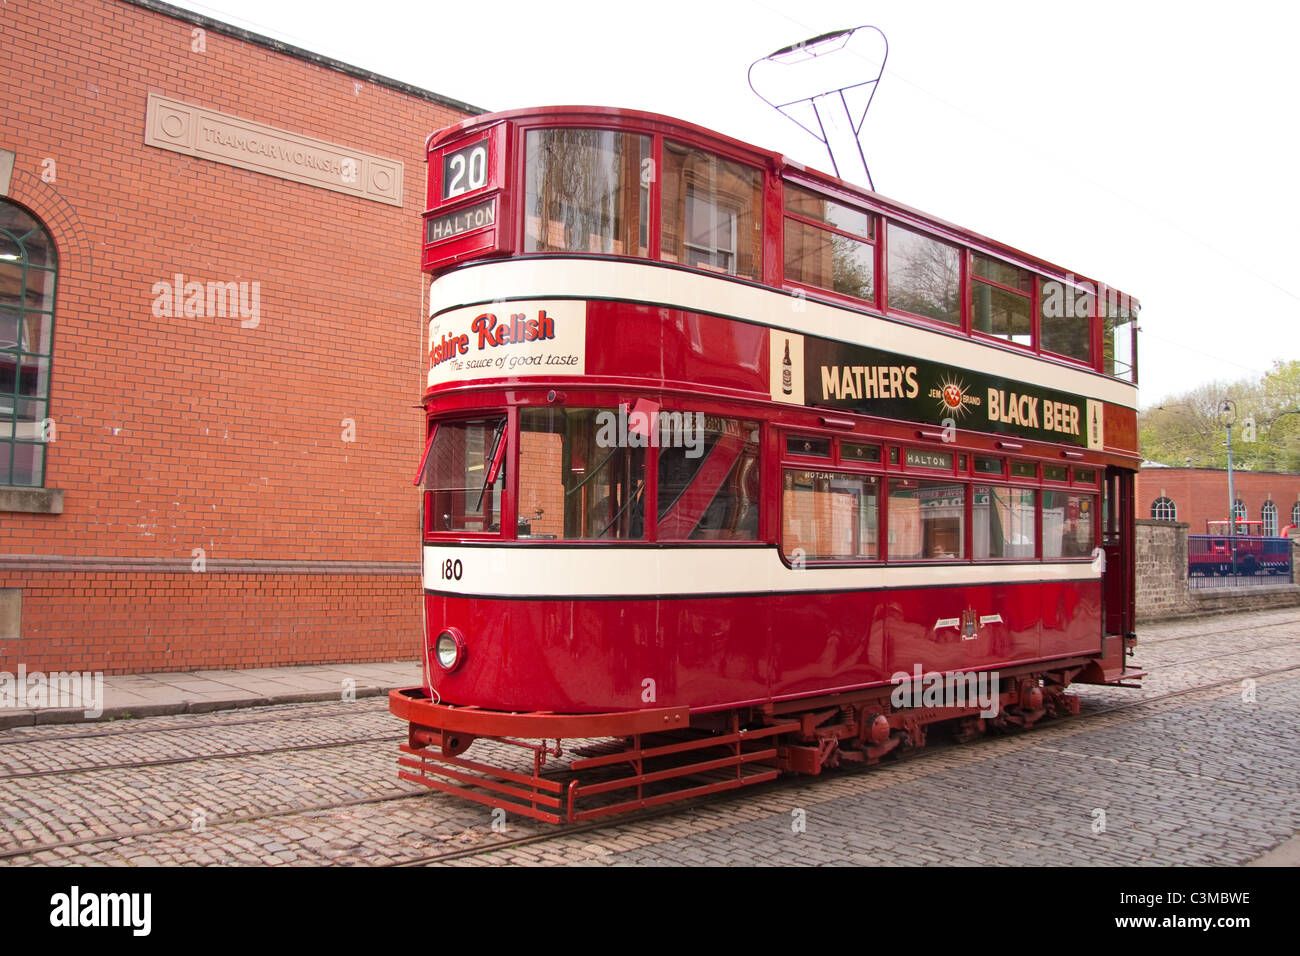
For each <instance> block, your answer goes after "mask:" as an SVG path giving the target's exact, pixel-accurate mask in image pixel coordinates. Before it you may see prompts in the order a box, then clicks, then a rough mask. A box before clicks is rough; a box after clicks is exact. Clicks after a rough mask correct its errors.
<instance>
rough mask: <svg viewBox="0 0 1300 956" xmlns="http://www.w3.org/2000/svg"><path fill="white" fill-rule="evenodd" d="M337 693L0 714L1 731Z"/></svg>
mask: <svg viewBox="0 0 1300 956" xmlns="http://www.w3.org/2000/svg"><path fill="white" fill-rule="evenodd" d="M390 689H391V688H388V687H375V686H371V687H358V688H357V689H356V695H357V699H358V700H360V699H361V698H363V697H381V696H384V695H386V694H387V693H388V691H389V690H390ZM339 699H340V692H339V691H337V690H325V691H300V692H295V693H288V694H275V695H274V696H271V697H228V698H224V699H220V700H178V701H168V702H166V703H160V704H127V705H124V706H121V707H105V708H104V713H103V714H102V715H101V716H99V717H93V718H92V717H87V716H86V715H85V712H84V711H82V710H78V709H74V708H66V707H64V708H46V709H43V710H14V711H0V730H7V729H9V728H11V727H35V726H42V725H45V724H98V723H102V722H104V721H106V720H125V719H131V718H135V717H170V716H172V715H174V714H210V713H214V712H216V711H219V710H241V709H244V708H249V707H270V706H272V705H274V704H311V703H318V702H323V701H328V700H339Z"/></svg>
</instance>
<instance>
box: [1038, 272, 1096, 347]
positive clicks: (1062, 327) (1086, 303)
mask: <svg viewBox="0 0 1300 956" xmlns="http://www.w3.org/2000/svg"><path fill="white" fill-rule="evenodd" d="M1094 298H1095V297H1094V296H1093V294H1092V293H1091V292H1089V291H1086V290H1084V289H1080V288H1078V287H1077V286H1075V285H1073V284H1071V283H1069V282H1063V281H1061V280H1060V279H1044V280H1042V281H1041V282H1039V284H1038V313H1039V323H1040V332H1039V335H1040V340H1041V342H1042V345H1043V350H1044V351H1047V352H1055V353H1056V354H1057V355H1065V356H1068V357H1070V358H1073V359H1078V360H1079V361H1080V362H1088V363H1091V362H1092V319H1091V316H1092V306H1093V300H1094Z"/></svg>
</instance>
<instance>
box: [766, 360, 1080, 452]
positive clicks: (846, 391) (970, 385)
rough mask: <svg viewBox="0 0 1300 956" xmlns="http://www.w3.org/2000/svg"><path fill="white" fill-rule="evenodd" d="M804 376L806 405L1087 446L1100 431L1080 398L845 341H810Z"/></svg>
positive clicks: (804, 365)
mask: <svg viewBox="0 0 1300 956" xmlns="http://www.w3.org/2000/svg"><path fill="white" fill-rule="evenodd" d="M787 354H789V353H788V352H787ZM803 376H804V402H805V403H806V404H808V405H816V406H822V407H826V408H844V409H849V410H851V411H854V412H858V413H860V414H863V415H875V416H879V417H882V418H895V419H901V420H903V421H911V422H921V423H926V424H934V425H940V424H943V423H944V422H945V421H946V420H948V419H951V420H952V424H953V425H954V426H955V427H957V428H969V429H972V430H974V431H985V432H1001V433H1004V434H1010V435H1017V436H1020V437H1022V438H1037V439H1041V440H1042V441H1051V442H1065V443H1068V444H1073V445H1080V446H1083V447H1087V446H1088V444H1089V443H1088V429H1089V427H1090V425H1091V427H1093V428H1094V429H1096V431H1094V435H1097V434H1099V430H1100V421H1099V420H1098V421H1097V422H1090V421H1089V418H1088V415H1089V414H1090V413H1091V414H1093V415H1094V416H1097V417H1098V418H1099V416H1100V414H1101V409H1100V404H1099V403H1096V402H1094V403H1091V407H1090V403H1088V402H1087V401H1086V400H1085V399H1082V398H1080V397H1079V396H1077V395H1071V394H1069V393H1067V392H1058V391H1056V390H1054V389H1049V388H1043V387H1042V386H1039V385H1030V384H1027V383H1025V382H1017V381H1014V380H1011V379H1005V378H1000V377H998V376H994V375H988V374H985V373H982V372H974V371H971V370H970V369H964V368H957V367H954V366H950V365H944V364H942V363H939V362H931V361H927V360H925V359H919V358H914V357H911V356H905V355H898V354H896V353H894V352H885V351H882V350H880V349H873V348H867V347H865V346H860V345H850V344H848V343H845V342H834V341H830V340H828V339H818V338H813V337H811V336H810V337H808V338H806V339H804V364H803Z"/></svg>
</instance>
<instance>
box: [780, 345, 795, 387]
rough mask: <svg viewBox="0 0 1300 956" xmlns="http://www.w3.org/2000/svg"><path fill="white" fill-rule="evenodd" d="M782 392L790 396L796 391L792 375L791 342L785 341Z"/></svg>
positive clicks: (782, 362) (782, 363)
mask: <svg viewBox="0 0 1300 956" xmlns="http://www.w3.org/2000/svg"><path fill="white" fill-rule="evenodd" d="M781 365H782V368H781V391H782V392H784V393H785V394H787V395H789V394H791V393H792V392H793V391H794V379H793V377H792V376H791V374H790V340H789V339H786V340H785V358H784V359H782V361H781Z"/></svg>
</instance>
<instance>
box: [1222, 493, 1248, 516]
mask: <svg viewBox="0 0 1300 956" xmlns="http://www.w3.org/2000/svg"><path fill="white" fill-rule="evenodd" d="M1220 514H1222V512H1220ZM1232 517H1233V518H1234V519H1236V520H1237V521H1245V520H1246V502H1244V501H1242V500H1241V499H1240V498H1238V499H1237V500H1236V501H1234V502H1233V503H1232Z"/></svg>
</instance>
